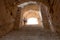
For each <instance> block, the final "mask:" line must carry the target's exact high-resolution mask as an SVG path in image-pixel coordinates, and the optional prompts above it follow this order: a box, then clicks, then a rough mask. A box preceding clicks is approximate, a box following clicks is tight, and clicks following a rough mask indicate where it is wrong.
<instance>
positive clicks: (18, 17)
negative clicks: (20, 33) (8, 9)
mask: <svg viewBox="0 0 60 40" xmlns="http://www.w3.org/2000/svg"><path fill="white" fill-rule="evenodd" d="M20 13H21V8H18V10H17V12H16V18H15V22H14V28H15V29H19V24H20Z"/></svg>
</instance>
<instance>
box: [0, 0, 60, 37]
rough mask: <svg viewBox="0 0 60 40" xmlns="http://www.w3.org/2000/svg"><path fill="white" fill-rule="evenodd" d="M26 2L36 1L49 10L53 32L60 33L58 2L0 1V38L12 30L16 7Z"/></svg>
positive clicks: (47, 0) (53, 0) (56, 0)
mask: <svg viewBox="0 0 60 40" xmlns="http://www.w3.org/2000/svg"><path fill="white" fill-rule="evenodd" d="M26 1H37V2H41V3H43V4H45V5H46V6H47V7H48V8H49V11H50V14H51V16H52V17H51V18H52V22H53V25H54V28H55V30H56V31H57V32H60V18H59V17H60V0H18V1H17V0H5V1H4V0H0V36H1V35H3V34H6V33H8V32H9V31H10V30H11V29H12V28H13V21H14V20H15V18H16V11H17V5H18V4H20V3H23V2H26ZM11 15H12V16H11ZM17 18H18V17H17ZM15 21H16V20H15ZM16 27H17V25H16Z"/></svg>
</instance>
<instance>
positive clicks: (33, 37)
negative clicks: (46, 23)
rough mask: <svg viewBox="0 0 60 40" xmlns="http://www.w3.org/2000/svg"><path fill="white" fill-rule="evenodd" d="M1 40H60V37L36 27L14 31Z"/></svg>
mask: <svg viewBox="0 0 60 40" xmlns="http://www.w3.org/2000/svg"><path fill="white" fill-rule="evenodd" d="M0 40H60V35H59V36H58V35H57V34H56V33H53V32H51V31H46V30H44V29H41V28H39V27H36V28H35V26H34V27H22V28H21V29H20V30H19V31H18V30H17V31H12V32H10V33H9V34H7V35H6V36H3V37H2V38H0Z"/></svg>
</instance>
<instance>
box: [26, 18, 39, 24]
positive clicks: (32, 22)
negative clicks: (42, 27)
mask: <svg viewBox="0 0 60 40" xmlns="http://www.w3.org/2000/svg"><path fill="white" fill-rule="evenodd" d="M26 24H27V25H37V24H38V19H37V18H33V17H32V18H29V19H27V23H26Z"/></svg>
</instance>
